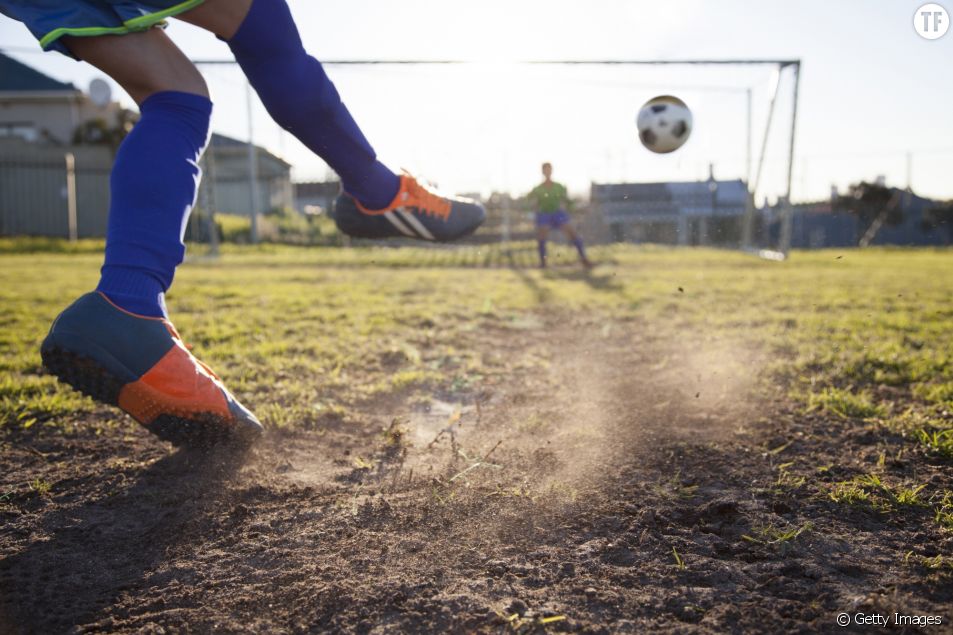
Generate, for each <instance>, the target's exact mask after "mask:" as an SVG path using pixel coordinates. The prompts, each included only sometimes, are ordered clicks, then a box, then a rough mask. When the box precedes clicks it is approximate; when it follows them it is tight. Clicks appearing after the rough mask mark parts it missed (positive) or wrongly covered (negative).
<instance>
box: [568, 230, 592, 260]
mask: <svg viewBox="0 0 953 635" xmlns="http://www.w3.org/2000/svg"><path fill="white" fill-rule="evenodd" d="M572 244H574V245H575V246H576V251H578V252H579V258H580V259H582V260H588V258H586V247H585V245H583V244H582V238H580V237H579V236H576V239H575V240H574V241H572Z"/></svg>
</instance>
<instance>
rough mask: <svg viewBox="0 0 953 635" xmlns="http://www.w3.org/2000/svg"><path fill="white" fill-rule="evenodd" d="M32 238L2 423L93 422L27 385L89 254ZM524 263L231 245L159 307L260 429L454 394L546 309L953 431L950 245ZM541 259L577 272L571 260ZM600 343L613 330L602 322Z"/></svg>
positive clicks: (855, 411)
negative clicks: (423, 393)
mask: <svg viewBox="0 0 953 635" xmlns="http://www.w3.org/2000/svg"><path fill="white" fill-rule="evenodd" d="M35 242H36V241H29V240H26V241H19V240H5V241H2V242H0V253H2V254H3V255H0V265H2V267H0V306H2V307H3V311H2V312H0V352H2V356H0V425H24V426H26V425H33V424H35V423H38V422H45V421H49V420H62V419H63V415H66V414H69V413H76V414H79V415H82V414H83V413H90V412H93V411H98V412H104V411H102V409H99V408H98V407H97V406H96V405H95V404H93V402H91V401H89V400H88V399H84V398H82V397H81V396H79V395H77V394H75V393H73V392H72V391H69V390H66V389H64V388H63V387H61V386H58V385H57V384H56V383H55V382H54V381H53V380H52V379H51V378H49V377H47V376H44V375H42V374H41V373H40V363H39V356H38V354H37V348H38V345H39V342H40V340H41V339H42V337H43V336H44V335H45V332H46V329H47V327H48V324H49V323H50V321H51V320H52V318H53V317H54V316H55V315H56V313H57V312H58V311H59V310H61V309H62V308H63V306H64V304H66V303H67V302H68V300H69V299H70V298H73V297H76V296H77V295H79V294H80V293H82V292H84V291H86V290H88V289H91V288H92V287H93V286H94V285H95V282H96V277H97V273H98V268H99V264H100V256H99V255H98V254H97V253H96V251H97V249H98V243H95V241H92V242H89V243H82V244H79V245H76V246H69V245H68V244H60V243H56V244H54V245H52V246H51V245H48V244H46V243H47V242H49V241H44V242H43V245H41V246H42V247H43V249H44V250H45V251H46V252H47V253H43V254H35V253H26V252H30V251H36V249H37V245H36V244H35ZM60 251H62V252H64V253H58V252H60ZM19 252H24V253H19ZM88 252H92V253H88ZM532 253H533V252H532V245H530V244H517V245H514V246H513V247H512V249H511V250H510V251H509V252H504V251H502V250H501V249H500V248H499V247H498V246H491V247H485V248H482V247H481V248H477V247H463V248H457V249H450V250H436V249H409V248H401V249H388V248H375V247H368V248H359V249H332V248H316V249H301V248H290V247H278V246H273V245H270V246H263V247H258V248H251V247H246V248H241V247H235V246H226V247H225V248H224V255H223V256H222V257H221V258H220V259H218V260H214V261H207V260H200V261H197V262H194V263H188V264H186V265H185V266H183V267H182V268H181V269H180V272H179V274H178V276H177V281H176V285H175V287H174V288H173V290H172V292H171V293H170V294H169V297H168V303H169V306H170V310H171V313H172V316H173V318H174V320H175V322H176V324H177V326H178V327H179V329H180V331H181V332H182V333H183V334H184V336H185V337H186V339H187V340H189V341H190V342H191V343H192V344H194V345H195V347H196V350H197V352H198V354H199V355H201V356H202V358H203V359H204V360H205V361H207V362H208V363H210V364H211V365H212V366H213V367H214V368H216V370H217V371H219V373H220V374H221V375H222V376H223V377H224V378H225V380H226V381H227V382H228V384H229V385H230V386H231V387H232V388H233V390H234V391H235V392H237V393H238V394H240V395H242V397H243V398H244V399H245V400H246V401H247V402H248V403H249V404H250V405H251V406H253V407H255V408H256V409H257V410H259V411H260V412H263V413H265V419H266V423H269V424H272V425H280V426H303V427H309V426H314V425H315V424H316V422H318V421H320V420H322V418H324V417H328V416H337V417H343V418H346V410H347V407H348V404H353V403H355V402H357V401H359V400H361V399H363V398H367V397H369V396H372V395H375V394H381V393H386V392H389V391H400V390H403V389H406V388H412V387H415V386H429V387H430V388H431V389H432V390H441V389H448V390H449V389H453V390H457V391H459V390H466V389H468V387H470V386H472V385H473V384H474V382H475V381H479V380H481V379H484V378H486V377H492V376H505V374H506V373H507V371H508V364H509V361H508V360H507V356H506V354H505V351H500V355H497V356H484V357H480V356H478V355H475V354H474V353H473V352H472V351H471V350H470V349H468V347H467V346H466V342H467V334H468V333H470V332H472V330H473V329H480V328H485V327H488V326H492V327H494V328H500V329H506V330H510V331H513V332H514V333H516V334H518V333H519V332H520V331H523V330H528V331H532V330H534V329H535V328H537V326H538V321H537V320H536V319H535V318H534V317H533V316H534V313H536V312H538V311H548V310H551V309H552V308H553V307H559V308H560V309H561V310H570V311H572V310H577V311H587V312H590V313H591V312H597V313H601V314H604V315H605V316H606V320H607V322H606V323H607V325H609V324H610V320H616V319H621V320H631V319H640V320H647V321H652V322H653V324H654V325H655V326H657V327H659V328H662V329H663V331H666V330H667V331H668V332H669V333H670V334H671V336H672V337H678V336H679V333H680V332H682V331H683V330H685V329H690V330H693V331H696V332H704V333H706V334H707V336H708V337H712V338H719V337H731V338H734V339H735V340H739V339H742V340H743V341H744V345H745V346H746V347H750V348H752V349H756V350H760V351H764V352H768V353H770V354H771V356H772V358H773V359H774V360H775V361H774V364H773V367H772V368H771V371H772V376H773V377H780V378H781V379H782V380H784V381H785V382H786V383H787V385H789V386H790V387H791V391H792V394H794V395H795V396H796V397H797V398H799V399H802V400H803V401H804V402H805V405H807V406H808V407H810V408H813V409H816V410H819V411H822V412H826V413H830V414H833V415H835V416H838V417H842V418H858V419H869V418H885V419H889V414H890V412H892V410H891V409H892V408H893V406H894V405H895V404H894V401H895V399H896V394H895V393H894V394H889V395H887V396H884V394H882V393H880V392H878V391H877V390H876V389H877V388H878V387H880V386H889V387H893V388H896V389H898V390H900V391H903V392H904V394H906V395H908V396H909V400H907V401H908V402H909V403H908V406H909V404H910V403H912V404H913V411H914V413H915V414H919V415H924V416H926V415H925V414H924V413H928V414H929V415H930V416H932V417H934V419H936V418H937V417H938V416H939V418H940V420H941V421H940V422H941V423H942V422H944V421H945V422H947V425H946V427H947V428H949V427H950V426H949V425H948V422H949V421H950V415H949V413H948V411H949V409H950V407H951V395H953V328H951V326H953V308H951V307H950V305H949V297H950V291H951V287H953V284H951V283H950V280H953V258H950V257H949V254H948V253H947V252H944V251H942V250H892V249H881V250H868V251H863V252H861V251H851V252H848V253H847V255H845V256H844V257H842V258H839V259H838V258H837V256H840V255H842V254H841V253H840V252H838V253H837V254H834V253H833V252H829V251H817V252H805V253H795V254H794V256H793V257H792V258H791V260H790V261H789V262H786V263H781V264H779V263H769V262H763V261H760V260H757V259H753V258H751V257H749V256H746V255H742V254H738V253H732V252H721V251H714V250H704V249H668V248H660V247H642V248H637V247H630V246H613V247H605V248H596V249H594V250H593V255H594V257H595V258H596V259H597V260H598V261H600V262H601V263H604V264H602V265H601V266H600V267H599V268H598V269H596V271H595V272H593V273H591V274H586V273H584V272H582V271H580V270H578V269H576V268H575V267H570V266H566V267H556V268H553V269H551V270H548V271H544V272H541V271H536V270H524V269H520V268H517V269H513V268H510V267H509V266H508V265H510V264H516V265H528V264H532V257H533V256H532ZM554 258H555V260H556V261H557V262H559V261H560V260H561V261H563V262H564V263H571V262H572V254H571V253H570V252H569V251H568V250H558V249H557V250H556V254H555V256H554ZM680 289H681V291H680ZM600 336H604V337H610V338H611V337H612V333H611V328H609V332H608V333H603V334H601V335H600ZM329 404H333V405H332V406H330V407H331V408H332V409H333V414H329V412H328V407H329V406H328V405H329ZM944 408H945V409H947V414H946V415H943V414H942V412H943V409H944ZM937 409H939V410H937ZM908 411H909V408H908ZM938 413H939V414H938ZM907 416H909V415H907ZM930 434H931V435H933V432H930ZM937 434H938V435H939V436H936V437H933V436H931V437H930V439H929V443H927V441H926V439H925V437H924V439H923V441H924V443H925V444H926V445H928V446H929V447H930V448H931V449H933V450H934V451H937V452H939V453H941V454H944V453H945V452H946V450H945V449H944V448H946V447H947V445H946V442H947V441H948V439H949V437H948V436H944V435H945V433H942V432H938V433H937Z"/></svg>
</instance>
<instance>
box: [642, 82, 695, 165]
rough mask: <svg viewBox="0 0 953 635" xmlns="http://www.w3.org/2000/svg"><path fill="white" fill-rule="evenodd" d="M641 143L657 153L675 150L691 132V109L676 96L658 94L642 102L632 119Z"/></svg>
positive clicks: (686, 139)
mask: <svg viewBox="0 0 953 635" xmlns="http://www.w3.org/2000/svg"><path fill="white" fill-rule="evenodd" d="M635 123H636V125H637V126H638V128H639V139H641V140H642V145H644V146H645V147H646V148H648V149H649V150H651V151H652V152H657V153H658V154H667V153H669V152H674V151H675V150H678V149H679V148H681V147H682V145H683V144H684V143H685V142H686V141H688V137H689V136H690V135H691V134H692V111H691V110H689V109H688V106H686V105H685V102H684V101H682V100H681V99H679V98H678V97H672V96H671V95H661V96H659V97H655V98H653V99H650V100H648V101H647V102H645V105H644V106H642V108H641V109H640V110H639V116H638V118H637V119H636V121H635Z"/></svg>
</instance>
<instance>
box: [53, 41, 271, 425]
mask: <svg viewBox="0 0 953 635" xmlns="http://www.w3.org/2000/svg"><path fill="white" fill-rule="evenodd" d="M63 44H64V45H65V46H66V47H68V49H69V51H70V52H71V53H72V54H73V55H74V56H75V57H77V58H80V59H83V60H85V61H87V62H89V63H90V64H92V65H93V66H96V67H97V68H99V69H100V70H102V71H103V72H105V73H106V74H108V75H110V76H111V77H113V78H114V79H115V80H116V81H117V82H119V83H120V84H121V85H122V86H123V88H125V89H126V90H127V91H128V92H129V94H130V95H131V96H132V97H133V99H135V100H136V101H137V102H138V103H139V108H140V112H141V118H140V120H139V122H138V123H137V124H136V125H135V126H134V127H133V129H132V131H131V132H130V133H129V135H127V136H126V138H125V139H124V140H123V142H122V144H121V145H120V147H119V151H118V152H117V154H116V159H115V163H114V166H113V171H112V174H111V176H110V209H109V225H108V228H107V237H106V257H105V264H104V265H103V268H102V276H101V278H100V282H99V285H98V287H97V292H96V293H89V294H86V295H84V296H82V297H81V298H79V299H78V300H77V301H76V302H74V303H73V304H72V305H71V306H70V307H69V308H67V309H66V310H65V311H64V312H63V313H62V314H60V316H59V317H58V318H57V319H56V321H55V322H54V323H53V327H52V328H51V329H50V333H49V335H48V336H47V338H46V339H45V340H44V342H43V345H42V348H41V353H42V355H43V361H44V364H45V365H46V366H47V368H49V369H50V370H51V371H52V372H53V373H54V374H55V375H57V376H58V377H59V378H60V379H62V380H64V381H66V382H67V383H69V384H70V385H72V386H73V387H75V388H77V389H79V390H81V391H83V392H85V393H86V394H89V395H90V396H92V397H94V398H95V399H98V400H100V401H103V402H106V403H110V404H114V405H118V406H120V407H121V408H122V409H123V410H125V411H126V412H128V413H129V414H131V415H132V416H133V417H134V418H135V419H136V420H137V421H139V422H140V423H142V424H143V425H145V426H146V427H147V428H149V429H150V430H152V431H153V432H155V433H156V434H158V435H159V436H161V437H163V438H167V439H169V440H172V441H175V442H185V441H192V440H197V441H206V440H212V439H217V438H219V437H222V436H240V437H244V438H247V437H253V436H257V435H258V434H260V432H261V425H260V424H259V423H258V421H257V420H256V419H255V417H254V416H253V415H252V414H251V413H250V412H248V411H247V410H246V409H245V408H244V407H242V406H241V404H239V403H238V402H237V401H236V400H235V399H234V397H232V395H231V394H230V393H228V391H227V390H226V389H225V388H224V386H222V384H221V382H220V381H219V380H218V378H217V377H216V376H215V375H214V373H212V372H211V370H209V369H208V367H207V366H205V365H204V364H202V363H201V362H199V361H198V360H197V359H195V358H194V357H193V356H192V355H191V353H189V352H188V350H187V348H186V346H185V345H184V344H183V343H182V341H181V338H180V337H179V335H178V333H177V332H176V331H175V329H174V327H173V326H172V324H171V323H170V322H169V321H168V319H167V318H166V315H165V305H164V293H165V291H166V290H167V289H168V288H169V285H171V283H172V278H173V276H174V274H175V269H176V267H177V266H178V265H179V264H180V263H181V262H182V259H183V257H184V254H185V246H184V244H183V242H182V238H183V233H184V228H185V224H186V220H187V218H188V215H189V212H190V211H191V207H192V204H193V202H194V200H195V193H196V188H197V184H198V179H199V176H200V172H199V168H198V161H199V158H200V157H201V154H202V151H203V150H204V148H205V144H206V142H207V140H208V134H209V119H210V116H211V112H212V103H211V101H209V98H208V95H207V89H206V87H205V82H204V81H203V80H202V77H201V75H200V74H199V73H198V71H197V70H196V69H195V67H194V66H193V65H192V64H191V63H190V62H189V61H188V59H187V58H186V57H185V56H184V55H183V54H182V52H181V51H179V49H178V48H176V47H175V45H174V44H172V42H171V41H170V40H169V39H168V37H167V36H166V35H165V34H164V33H163V32H162V31H159V30H156V29H152V30H149V31H144V32H141V33H132V34H126V35H121V36H118V35H115V36H114V35H109V36H97V37H66V38H64V40H63Z"/></svg>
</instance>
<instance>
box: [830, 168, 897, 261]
mask: <svg viewBox="0 0 953 635" xmlns="http://www.w3.org/2000/svg"><path fill="white" fill-rule="evenodd" d="M901 200H902V193H901V192H900V190H896V189H893V188H889V187H886V186H884V185H880V184H879V183H868V182H867V181H861V182H860V183H857V184H855V185H851V186H850V187H849V188H848V190H847V194H846V195H845V196H838V197H837V199H836V200H835V201H834V209H837V210H841V211H846V212H849V213H851V214H854V215H855V216H857V219H858V220H859V221H860V226H861V227H863V228H864V230H863V232H862V233H861V235H860V238H859V240H858V245H860V246H861V247H866V246H867V245H869V244H870V243H871V242H872V241H873V239H874V237H875V236H876V235H877V232H878V231H880V228H881V227H883V226H884V225H891V226H896V225H899V224H900V223H902V222H903V206H902V205H901V204H900V203H901Z"/></svg>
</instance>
